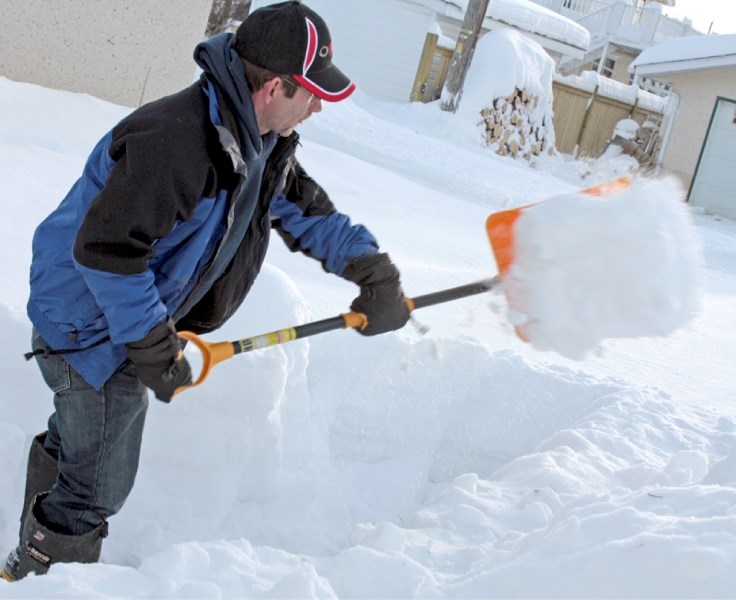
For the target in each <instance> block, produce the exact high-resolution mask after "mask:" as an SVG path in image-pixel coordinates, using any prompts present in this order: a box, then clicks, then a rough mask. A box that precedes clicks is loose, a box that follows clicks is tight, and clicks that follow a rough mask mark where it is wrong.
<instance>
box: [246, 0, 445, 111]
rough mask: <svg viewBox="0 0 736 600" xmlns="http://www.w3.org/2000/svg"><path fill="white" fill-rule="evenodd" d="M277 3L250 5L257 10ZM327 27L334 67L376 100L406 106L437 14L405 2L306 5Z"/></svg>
mask: <svg viewBox="0 0 736 600" xmlns="http://www.w3.org/2000/svg"><path fill="white" fill-rule="evenodd" d="M276 1H277V0H254V1H253V4H252V8H251V10H255V9H257V8H260V7H262V6H266V5H268V4H273V3H274V2H276ZM305 4H307V5H308V6H309V7H310V8H311V9H313V10H314V11H315V12H316V13H317V14H319V15H320V16H321V17H322V18H323V19H324V20H325V22H326V23H327V27H328V28H329V29H330V35H331V36H332V42H333V46H334V60H335V64H336V65H337V66H338V67H339V68H340V69H341V70H342V71H344V72H345V74H346V75H347V76H348V77H350V78H351V79H352V80H353V81H355V83H356V84H357V86H358V89H359V90H361V91H362V92H365V93H366V94H368V95H369V96H371V97H373V98H376V99H378V100H387V101H395V102H408V101H409V96H410V95H411V88H412V86H413V85H414V78H415V77H416V73H417V69H418V67H419V59H420V58H421V55H422V48H423V47H424V40H425V38H426V37H427V33H428V32H429V31H430V29H431V28H432V26H433V24H434V21H435V11H434V10H431V9H429V8H426V7H424V6H419V5H417V4H415V3H413V2H405V1H403V0H305Z"/></svg>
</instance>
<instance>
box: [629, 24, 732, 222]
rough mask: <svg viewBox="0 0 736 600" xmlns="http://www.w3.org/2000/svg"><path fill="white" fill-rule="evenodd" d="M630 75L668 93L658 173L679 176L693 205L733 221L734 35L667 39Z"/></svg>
mask: <svg viewBox="0 0 736 600" xmlns="http://www.w3.org/2000/svg"><path fill="white" fill-rule="evenodd" d="M632 71H633V73H634V75H635V76H636V77H648V78H651V79H655V80H658V81H661V82H663V83H665V84H666V85H668V86H669V87H670V88H671V95H670V101H669V105H668V108H667V110H666V114H667V123H666V124H665V132H664V136H663V139H662V148H661V150H660V154H659V158H658V161H657V171H658V172H661V173H673V174H675V175H676V176H677V177H679V178H680V179H681V181H682V182H683V184H684V185H685V188H686V189H687V191H688V200H689V202H691V203H692V204H693V205H696V206H701V207H703V208H704V209H705V210H706V211H707V212H712V213H714V214H719V215H722V216H725V217H728V218H731V219H736V153H734V151H733V149H734V147H736V35H708V36H699V37H685V38H678V39H672V40H668V41H666V42H663V43H662V44H659V45H658V46H654V47H652V48H650V49H649V50H645V51H644V52H642V53H641V55H640V56H639V57H638V58H637V59H636V60H635V61H634V62H633V63H632Z"/></svg>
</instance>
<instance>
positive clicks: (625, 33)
mask: <svg viewBox="0 0 736 600" xmlns="http://www.w3.org/2000/svg"><path fill="white" fill-rule="evenodd" d="M533 1H534V2H536V3H537V4H540V5H541V6H545V7H546V8H549V9H550V10H552V11H555V12H559V13H560V14H562V15H564V16H566V17H568V18H570V19H572V20H573V21H575V22H576V23H578V24H579V25H582V26H584V27H585V28H586V29H588V31H590V36H591V42H590V47H589V49H588V51H587V52H586V54H585V56H584V57H583V58H581V59H569V60H566V61H563V62H562V63H561V64H560V65H559V69H558V70H559V72H560V74H562V75H580V74H581V73H582V72H584V71H596V72H597V73H599V74H601V75H603V76H605V77H609V78H610V79H613V80H614V81H619V82H621V83H624V84H628V83H630V79H631V73H630V72H629V68H628V67H629V65H630V64H631V63H632V62H633V60H634V59H635V58H636V57H637V56H638V55H639V54H640V53H641V52H642V51H643V50H645V49H646V48H649V47H651V46H654V45H656V44H658V43H661V42H663V41H665V40H667V39H671V38H676V37H683V36H689V35H700V33H701V32H699V31H697V30H695V29H694V28H693V27H692V24H691V23H690V22H688V21H679V20H677V19H672V18H670V17H667V16H666V15H664V14H662V6H663V5H664V6H674V4H675V0H533ZM642 83H644V82H642ZM643 87H646V86H643Z"/></svg>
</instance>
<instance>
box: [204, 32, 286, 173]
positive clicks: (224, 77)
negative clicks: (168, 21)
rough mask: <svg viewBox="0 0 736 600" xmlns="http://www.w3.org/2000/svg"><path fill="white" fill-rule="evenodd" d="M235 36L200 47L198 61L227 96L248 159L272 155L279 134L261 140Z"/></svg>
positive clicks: (213, 39)
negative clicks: (266, 153)
mask: <svg viewBox="0 0 736 600" xmlns="http://www.w3.org/2000/svg"><path fill="white" fill-rule="evenodd" d="M234 43H235V35H234V34H232V33H221V34H220V35H216V36H215V37H212V38H210V39H209V40H207V41H204V42H202V43H200V44H198V45H197V47H196V48H195V49H194V61H195V62H196V63H197V64H198V65H199V66H200V67H201V68H202V70H203V71H204V73H205V74H206V75H207V77H208V78H209V79H210V80H213V81H215V83H217V85H218V86H219V88H220V90H221V91H222V93H223V94H224V96H225V100H226V101H227V102H228V104H229V106H230V108H231V110H232V112H233V114H234V116H235V120H236V122H237V127H238V134H239V136H240V141H241V144H242V146H243V148H242V150H243V153H244V155H245V157H246V158H249V159H256V158H259V157H260V156H261V155H262V154H263V151H264V142H265V148H266V149H268V150H269V151H270V149H271V148H273V144H274V143H275V141H276V137H277V134H276V133H273V132H271V133H268V134H266V135H265V136H263V137H262V136H261V134H260V131H259V129H258V121H257V120H256V113H255V110H254V108H253V101H252V99H251V96H250V90H249V89H248V80H247V78H246V76H245V65H244V64H243V59H242V58H241V57H240V55H239V54H238V53H237V52H236V51H235V49H234V48H233V45H234Z"/></svg>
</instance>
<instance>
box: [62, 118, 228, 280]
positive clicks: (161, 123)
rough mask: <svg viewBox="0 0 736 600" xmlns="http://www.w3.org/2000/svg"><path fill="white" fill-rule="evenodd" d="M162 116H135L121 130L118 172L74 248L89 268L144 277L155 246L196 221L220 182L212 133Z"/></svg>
mask: <svg viewBox="0 0 736 600" xmlns="http://www.w3.org/2000/svg"><path fill="white" fill-rule="evenodd" d="M161 113H162V111H159V112H156V111H153V112H151V111H147V112H146V113H144V114H141V115H137V114H136V113H133V115H131V116H130V117H128V118H126V119H125V120H123V121H122V122H121V123H120V124H118V126H117V127H116V128H115V129H114V130H113V136H112V141H111V144H110V147H109V150H108V152H109V155H110V158H111V159H112V160H113V161H114V165H113V167H112V170H111V171H110V173H109V176H108V178H107V180H106V181H105V182H104V187H103V188H102V190H101V191H100V193H99V194H98V196H97V197H96V198H95V200H94V201H93V202H92V205H91V206H90V208H89V211H88V212H87V215H86V216H85V218H84V221H83V223H82V225H81V227H80V230H79V233H78V235H77V239H76V243H75V246H74V257H75V259H76V260H77V261H78V262H79V263H80V264H82V265H83V266H86V267H89V268H92V269H97V270H102V271H108V272H112V273H118V274H122V275H129V274H134V273H142V272H144V271H145V270H146V269H147V261H148V259H149V258H150V257H151V256H152V255H153V252H154V250H153V248H152V244H153V242H154V241H155V240H156V239H159V238H162V237H164V236H165V235H167V234H168V233H169V232H170V231H171V230H172V228H173V227H174V224H175V223H176V222H177V221H180V220H187V219H189V218H190V217H191V215H192V214H193V212H194V209H195V207H196V205H197V202H198V201H199V199H200V198H201V197H202V195H203V193H204V192H205V190H206V189H207V188H208V185H210V184H211V180H212V179H214V173H213V169H212V167H210V166H209V165H210V164H211V161H210V160H208V156H207V150H208V149H207V144H206V143H205V139H206V135H205V134H204V130H202V131H199V132H198V131H196V129H195V128H193V127H192V125H188V124H186V123H181V122H179V121H178V120H177V119H176V118H174V117H172V115H171V114H170V113H168V114H161Z"/></svg>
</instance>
